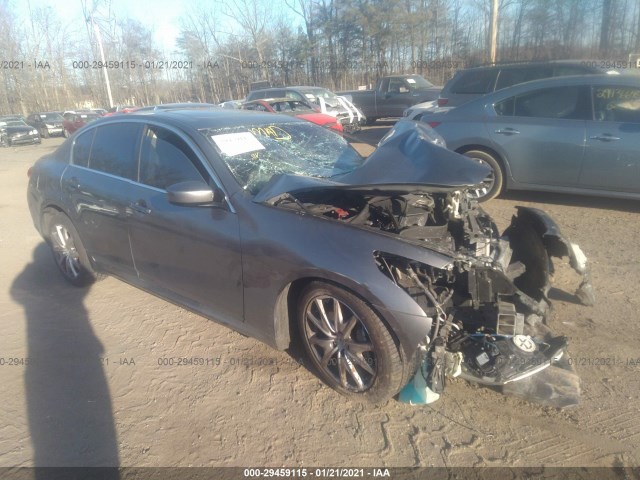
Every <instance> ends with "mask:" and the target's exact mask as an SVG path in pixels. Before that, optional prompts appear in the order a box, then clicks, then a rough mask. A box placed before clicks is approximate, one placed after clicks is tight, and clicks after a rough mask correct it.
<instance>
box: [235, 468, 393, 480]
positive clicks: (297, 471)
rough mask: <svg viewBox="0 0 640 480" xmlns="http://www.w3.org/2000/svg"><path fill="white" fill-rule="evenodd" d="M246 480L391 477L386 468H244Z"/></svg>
mask: <svg viewBox="0 0 640 480" xmlns="http://www.w3.org/2000/svg"><path fill="white" fill-rule="evenodd" d="M243 476H244V477H247V478H273V477H284V478H305V477H318V478H345V477H349V478H358V477H359V478H364V477H387V478H388V477H391V474H390V473H389V469H388V468H344V467H343V468H333V467H331V468H282V467H281V468H245V469H244V472H243Z"/></svg>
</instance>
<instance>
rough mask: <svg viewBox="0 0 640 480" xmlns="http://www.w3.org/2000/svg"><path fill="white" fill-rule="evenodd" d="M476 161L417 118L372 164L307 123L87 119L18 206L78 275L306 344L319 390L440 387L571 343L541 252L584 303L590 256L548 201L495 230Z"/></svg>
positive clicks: (219, 114) (224, 115)
mask: <svg viewBox="0 0 640 480" xmlns="http://www.w3.org/2000/svg"><path fill="white" fill-rule="evenodd" d="M487 171H488V169H487V167H486V166H483V165H481V164H479V163H477V162H475V161H473V160H470V159H468V158H466V157H463V156H461V155H458V154H456V153H453V152H450V151H448V150H446V149H444V148H441V147H439V146H437V145H434V144H433V143H432V142H431V141H430V140H429V135H425V134H424V132H422V130H421V128H420V125H419V124H417V125H415V126H414V128H405V129H404V131H402V132H400V133H398V134H396V135H391V136H390V137H389V139H388V140H387V141H386V142H385V143H383V144H382V145H381V146H380V147H379V148H378V149H377V150H376V151H375V152H374V153H373V155H371V156H370V157H369V158H368V159H367V160H366V161H365V159H363V158H362V157H361V156H360V155H358V154H357V153H356V151H355V150H353V149H352V148H351V146H350V145H349V144H348V143H347V142H346V141H345V140H344V139H343V138H341V137H340V136H338V135H335V134H334V133H332V132H329V131H326V130H325V129H323V128H322V127H319V126H317V125H314V124H311V123H308V122H305V121H302V120H297V119H293V118H289V117H287V118H282V117H280V116H275V115H271V114H265V113H254V112H244V111H229V110H219V111H189V110H182V111H180V110H177V111H167V112H159V113H153V114H149V115H136V114H131V115H126V116H120V117H111V118H108V119H102V120H99V121H97V122H95V123H92V124H91V125H88V126H87V127H86V128H84V129H83V130H82V131H80V132H79V133H78V134H77V135H75V136H74V137H73V138H70V139H68V140H67V141H65V142H64V143H63V144H62V145H61V146H60V147H59V148H58V149H57V150H56V151H55V152H54V153H52V154H50V155H48V156H45V157H43V158H42V159H40V160H39V161H38V162H37V163H36V164H35V165H34V166H33V167H32V168H31V169H30V179H29V187H28V201H29V208H30V211H31V215H32V217H33V221H34V224H35V227H36V228H37V230H38V231H39V232H40V233H41V234H42V236H43V238H44V239H45V241H46V242H47V243H48V244H49V245H50V246H51V249H52V251H53V256H54V259H55V262H56V264H57V265H58V267H59V269H60V271H61V272H62V275H63V276H64V277H65V278H66V280H68V281H69V282H70V283H72V284H73V285H76V286H79V287H85V286H87V285H89V284H91V283H92V282H94V281H95V280H96V279H97V278H99V277H100V276H102V275H103V274H110V275H114V276H116V277H119V278H121V279H122V280H124V281H126V282H129V283H131V284H133V285H136V286H138V287H140V288H143V289H145V290H147V291H149V292H151V293H153V294H156V295H158V296H161V297H163V298H165V299H167V300H169V301H171V302H174V303H177V304H180V305H183V306H184V307H186V308H188V309H190V310H193V311H196V312H199V313H200V314H202V315H204V316H206V317H208V318H211V319H213V320H215V321H217V322H220V323H222V324H224V325H227V326H229V327H230V328H233V329H235V330H237V331H239V332H241V333H243V334H246V335H250V336H252V337H254V338H256V339H259V340H261V341H263V342H265V343H267V344H269V345H271V346H273V347H275V348H277V349H287V348H289V347H291V346H292V344H302V345H303V346H304V349H305V350H306V352H307V354H308V357H309V360H310V363H311V365H312V366H313V369H314V370H315V371H316V372H317V374H318V375H319V376H320V377H321V378H322V380H324V382H326V383H327V384H328V385H329V386H331V387H333V388H334V389H336V390H337V391H339V392H341V393H343V394H346V395H348V396H351V397H355V398H357V399H362V400H367V401H371V402H375V403H379V402H383V401H385V400H386V399H388V398H390V397H391V396H393V395H395V394H397V393H398V392H399V390H400V389H401V388H402V387H403V386H404V385H406V384H407V382H408V381H409V379H410V378H411V376H412V375H413V374H414V372H416V370H417V369H418V366H420V365H421V366H422V368H421V369H420V370H419V372H420V374H424V375H425V378H426V379H427V383H428V385H429V388H430V389H431V390H432V391H433V392H436V393H440V392H442V390H443V389H444V386H445V378H446V376H447V374H448V375H451V376H455V375H460V376H462V377H464V378H467V379H469V380H471V381H474V382H478V383H483V384H490V385H498V386H499V385H503V384H509V383H513V382H521V381H523V380H524V379H527V378H531V377H535V376H536V375H540V373H539V372H540V371H542V370H548V369H547V367H549V366H550V365H551V364H552V363H554V362H556V361H557V360H558V359H559V358H560V357H561V356H563V353H564V351H565V347H566V342H565V339H564V338H562V337H556V336H554V335H553V334H551V332H550V330H549V329H548V328H546V326H545V325H544V324H543V322H542V321H543V320H544V319H545V318H546V316H547V313H548V311H549V300H548V298H547V292H548V290H549V277H550V275H551V273H552V271H553V270H552V263H551V261H550V257H551V256H555V257H562V256H566V257H568V258H569V260H570V262H571V265H572V266H573V268H574V269H575V270H576V271H577V272H579V274H580V275H581V278H582V283H581V285H580V287H579V289H578V292H577V295H578V296H579V298H581V299H583V300H584V301H585V303H588V302H590V301H591V300H592V292H591V287H590V284H589V277H588V267H587V263H586V258H585V256H584V255H583V254H582V252H581V251H580V249H579V248H578V247H577V246H576V245H575V244H573V243H571V242H570V241H568V240H567V239H566V238H565V237H564V236H563V235H562V234H561V233H560V230H559V228H558V226H557V225H556V224H555V223H554V222H553V220H552V219H551V218H549V217H548V216H547V215H546V214H545V213H544V212H542V211H540V210H536V209H533V208H519V209H518V212H517V214H516V215H515V216H514V218H513V221H512V223H511V226H510V227H509V228H508V229H507V230H506V231H505V232H504V233H502V234H500V233H499V232H498V231H497V228H496V226H495V224H494V222H493V221H492V220H491V218H490V217H489V216H488V215H487V214H486V213H485V212H483V211H482V209H481V208H480V207H479V206H478V204H477V203H476V202H475V201H474V200H471V199H469V197H468V195H466V194H465V190H466V189H468V188H470V187H472V186H474V185H476V184H478V183H480V182H481V181H482V180H483V179H484V178H485V177H486V175H487ZM542 327H544V328H542ZM565 357H566V355H565ZM552 368H559V367H558V366H557V364H554V365H553V367H552Z"/></svg>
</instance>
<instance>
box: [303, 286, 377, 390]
mask: <svg viewBox="0 0 640 480" xmlns="http://www.w3.org/2000/svg"><path fill="white" fill-rule="evenodd" d="M304 335H305V336H306V339H307V341H308V345H309V347H310V350H311V353H312V355H313V356H314V358H315V360H316V361H317V364H318V365H319V367H320V368H321V369H322V370H323V372H324V373H325V374H327V375H328V376H329V377H331V378H332V379H333V380H334V381H335V382H336V383H338V384H339V385H341V387H342V388H344V389H345V390H349V391H352V392H363V391H365V390H367V389H368V388H370V387H371V385H373V383H374V381H375V379H376V373H377V364H376V354H375V351H374V347H373V343H372V341H371V338H370V336H369V332H368V331H367V328H366V327H365V325H364V323H363V322H362V320H361V319H360V318H359V317H358V316H357V315H356V314H355V313H354V311H353V310H352V309H351V308H350V307H349V306H348V305H346V304H345V303H343V302H341V301H340V300H338V299H337V298H335V297H332V296H328V295H322V296H317V297H315V298H313V299H312V300H311V301H310V302H309V303H308V304H307V307H306V309H305V312H304Z"/></svg>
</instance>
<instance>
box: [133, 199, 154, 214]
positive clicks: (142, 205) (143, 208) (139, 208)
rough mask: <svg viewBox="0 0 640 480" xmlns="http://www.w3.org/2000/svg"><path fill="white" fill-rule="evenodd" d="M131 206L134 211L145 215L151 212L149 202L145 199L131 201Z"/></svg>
mask: <svg viewBox="0 0 640 480" xmlns="http://www.w3.org/2000/svg"><path fill="white" fill-rule="evenodd" d="M129 208H130V209H131V210H132V211H134V212H138V213H142V214H144V215H148V214H150V213H151V209H150V208H149V207H148V206H147V202H145V201H144V200H138V201H137V202H133V203H130V204H129Z"/></svg>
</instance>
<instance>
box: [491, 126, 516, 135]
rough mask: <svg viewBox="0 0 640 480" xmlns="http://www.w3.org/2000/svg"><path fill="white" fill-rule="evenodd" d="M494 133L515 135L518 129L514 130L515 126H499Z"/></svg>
mask: <svg viewBox="0 0 640 480" xmlns="http://www.w3.org/2000/svg"><path fill="white" fill-rule="evenodd" d="M495 133H498V134H500V135H517V134H518V133H520V132H519V131H518V130H516V129H515V128H509V127H507V128H500V129H498V130H496V131H495Z"/></svg>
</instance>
